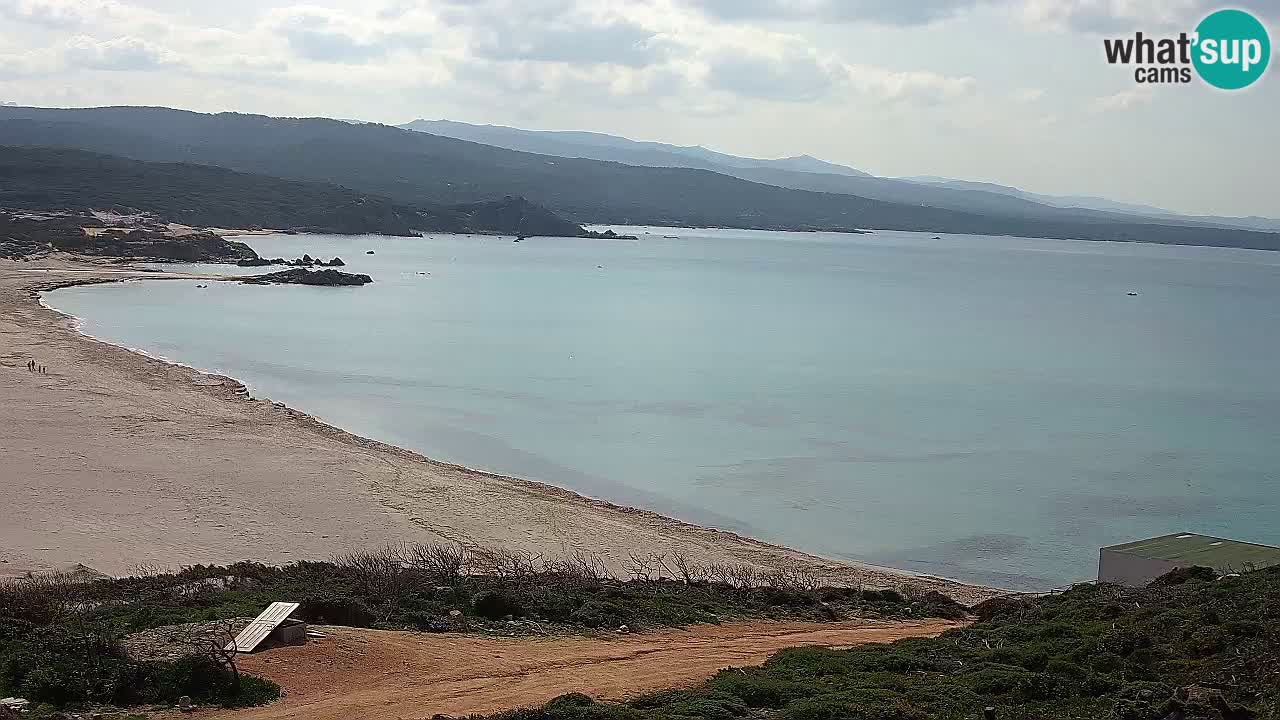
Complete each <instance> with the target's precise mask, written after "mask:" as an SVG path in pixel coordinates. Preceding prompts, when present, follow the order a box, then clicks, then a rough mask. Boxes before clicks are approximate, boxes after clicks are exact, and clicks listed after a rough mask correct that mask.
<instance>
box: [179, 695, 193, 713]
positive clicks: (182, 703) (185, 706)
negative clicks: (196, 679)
mask: <svg viewBox="0 0 1280 720" xmlns="http://www.w3.org/2000/svg"><path fill="white" fill-rule="evenodd" d="M178 709H179V710H181V711H182V712H187V713H189V712H191V711H192V710H195V708H194V707H193V706H192V705H191V696H190V695H183V696H182V697H180V698H178Z"/></svg>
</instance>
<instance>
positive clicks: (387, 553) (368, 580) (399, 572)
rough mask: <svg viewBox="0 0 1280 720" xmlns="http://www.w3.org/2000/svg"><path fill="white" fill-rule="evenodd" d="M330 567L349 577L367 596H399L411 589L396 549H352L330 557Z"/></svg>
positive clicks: (411, 580)
mask: <svg viewBox="0 0 1280 720" xmlns="http://www.w3.org/2000/svg"><path fill="white" fill-rule="evenodd" d="M333 564H334V565H336V566H338V568H339V569H340V570H343V571H345V572H346V573H348V574H350V575H352V576H353V577H355V578H356V579H357V581H358V582H359V583H360V584H361V586H362V587H361V590H362V591H363V592H364V594H366V595H367V596H370V597H399V596H400V595H401V594H402V593H404V592H407V591H408V590H410V589H411V588H412V586H413V579H412V578H410V577H409V576H408V575H407V574H406V573H405V572H404V567H403V566H402V565H401V563H400V558H399V546H396V545H388V546H386V547H383V548H381V549H378V550H353V551H351V552H348V553H343V554H341V555H335V556H334V557H333Z"/></svg>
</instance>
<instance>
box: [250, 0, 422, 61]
mask: <svg viewBox="0 0 1280 720" xmlns="http://www.w3.org/2000/svg"><path fill="white" fill-rule="evenodd" d="M264 26H265V27H266V28H267V29H268V30H269V31H271V32H274V33H277V34H279V35H280V36H281V37H283V38H284V39H285V40H286V41H287V42H288V44H289V47H290V48H291V49H292V50H293V51H294V53H295V54H297V55H298V56H299V57H301V58H304V59H307V60H312V61H315V62H326V63H353V64H359V63H365V62H369V61H371V60H375V59H379V58H382V57H384V56H386V55H387V54H389V53H391V52H394V51H396V50H401V49H408V50H418V49H421V48H423V47H427V46H429V45H430V42H431V36H430V33H429V31H428V29H427V28H421V27H414V26H412V25H409V24H407V23H405V22H404V18H403V15H401V16H397V17H394V18H393V19H390V20H388V19H386V16H385V15H383V16H379V15H374V16H373V17H368V16H366V15H361V14H358V13H349V12H342V11H337V10H332V9H329V8H322V7H313V6H305V5H304V6H292V7H286V8H278V9H275V10H272V11H271V12H269V13H268V14H267V18H266V20H265V22H264Z"/></svg>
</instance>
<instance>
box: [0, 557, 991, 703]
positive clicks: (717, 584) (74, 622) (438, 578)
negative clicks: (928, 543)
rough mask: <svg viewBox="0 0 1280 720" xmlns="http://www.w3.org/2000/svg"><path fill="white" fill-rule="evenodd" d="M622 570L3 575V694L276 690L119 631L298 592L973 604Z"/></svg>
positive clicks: (834, 615) (787, 579) (161, 699)
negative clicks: (128, 645)
mask: <svg viewBox="0 0 1280 720" xmlns="http://www.w3.org/2000/svg"><path fill="white" fill-rule="evenodd" d="M631 574H632V576H633V579H631V580H629V581H621V580H618V579H615V578H612V577H609V576H607V574H605V573H604V571H603V566H602V564H601V563H600V562H599V561H598V560H596V559H595V558H592V557H590V556H585V555H580V556H577V557H576V558H573V559H570V560H567V561H556V562H544V561H542V560H541V559H540V558H536V557H533V556H528V555H521V554H517V553H508V552H501V551H496V552H495V551H490V550H480V549H475V548H462V547H460V546H448V545H430V546H422V545H400V546H394V547H390V548H386V549H384V550H381V551H378V552H362V553H353V554H350V555H346V556H343V557H340V558H336V559H335V560H334V561H332V562H299V563H294V564H291V565H287V566H283V567H272V566H266V565H260V564H256V563H237V564H235V565H231V566H227V567H211V566H195V567H189V568H185V569H183V570H181V571H179V572H176V573H168V572H155V571H141V572H139V573H137V574H136V575H135V576H134V577H129V578H123V579H106V580H97V581H91V582H84V581H77V580H75V579H74V578H70V577H58V576H54V577H43V578H30V579H26V580H20V581H16V582H9V583H0V696H5V695H17V696H20V697H25V698H27V699H28V700H31V701H32V702H33V703H34V702H39V703H47V704H49V705H51V706H54V707H71V706H85V705H93V704H110V705H114V706H118V707H129V706H136V705H144V704H149V703H172V702H173V701H175V700H176V699H177V698H178V697H179V696H182V695H189V696H191V697H192V698H193V699H194V700H195V701H196V702H198V703H203V704H223V705H247V704H258V703H262V702H267V701H270V700H271V699H273V698H274V697H276V696H277V693H278V688H276V687H274V686H273V685H271V684H270V683H265V682H264V681H260V680H258V679H256V678H250V677H240V678H239V682H238V683H237V682H236V675H235V673H233V672H231V670H230V669H229V668H227V667H225V666H223V665H220V664H219V663H218V662H217V660H218V659H217V658H216V657H213V656H210V655H209V653H208V652H207V651H206V652H201V651H200V649H199V648H198V647H194V646H193V653H194V654H193V656H192V657H189V658H184V659H182V660H178V661H172V662H142V661H137V660H133V659H131V658H129V657H127V656H126V655H125V654H124V653H123V651H121V649H120V645H119V641H120V639H121V638H123V637H124V636H126V635H128V634H130V633H133V632H137V631H141V630H147V629H151V628H156V627H162V626H170V625H179V624H183V623H193V622H206V621H214V620H223V619H230V618H237V617H246V616H247V617H252V616H255V615H257V614H258V613H259V612H261V611H262V610H263V609H264V608H265V607H266V606H267V605H268V604H269V603H271V602H273V601H277V600H287V601H297V602H300V603H301V605H302V607H301V609H300V611H301V613H302V615H303V616H304V617H306V618H307V619H308V620H310V621H312V622H316V623H324V624H334V625H348V626H354V627H375V628H388V629H411V630H422V631H428V632H438V631H464V632H500V633H504V634H515V633H534V632H536V633H545V632H569V633H572V632H600V631H607V632H615V631H617V630H618V629H619V628H620V627H621V626H624V625H625V626H627V628H628V629H629V630H640V629H644V628H655V627H675V626H684V625H690V624H696V623H717V622H721V621H723V620H727V619H739V618H774V619H791V620H815V621H822V620H838V619H844V618H853V617H876V618H911V617H917V618H918V617H946V618H958V617H963V616H965V614H966V611H965V609H964V608H963V607H962V606H960V605H959V604H958V603H956V602H954V601H952V600H951V599H950V598H947V597H945V596H943V595H941V594H939V593H936V592H929V593H913V592H910V591H908V590H903V591H898V590H892V589H890V590H860V589H857V588H824V587H819V586H818V585H819V584H818V583H817V581H816V578H815V577H813V576H811V575H808V574H807V573H805V572H803V571H801V570H797V569H787V570H782V571H777V572H772V573H761V572H758V571H756V570H755V569H752V568H749V567H747V566H709V567H697V566H694V565H693V564H691V563H689V562H688V561H687V559H685V558H683V557H679V556H672V557H670V558H668V557H666V556H661V557H659V556H654V557H646V558H635V559H634V561H633V568H632V570H631ZM659 574H661V575H664V576H667V577H666V579H657V578H656V576H657V575H659ZM672 574H674V575H677V576H679V577H680V578H681V579H680V580H673V579H670V577H669V576H670V575H672Z"/></svg>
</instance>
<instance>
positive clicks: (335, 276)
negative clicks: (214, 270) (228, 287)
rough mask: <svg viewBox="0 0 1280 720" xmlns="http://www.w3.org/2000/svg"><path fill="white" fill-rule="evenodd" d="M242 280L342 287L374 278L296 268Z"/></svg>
mask: <svg viewBox="0 0 1280 720" xmlns="http://www.w3.org/2000/svg"><path fill="white" fill-rule="evenodd" d="M240 282H242V283H248V284H251V285H272V284H278V285H320V286H325V287H340V286H348V285H368V284H369V283H371V282H373V278H371V277H369V276H368V275H362V274H357V273H345V272H342V271H341V270H307V269H305V268H295V269H293V270H282V271H280V272H274V273H267V274H266V275H254V276H252V277H247V278H242V279H241V280H240Z"/></svg>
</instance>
